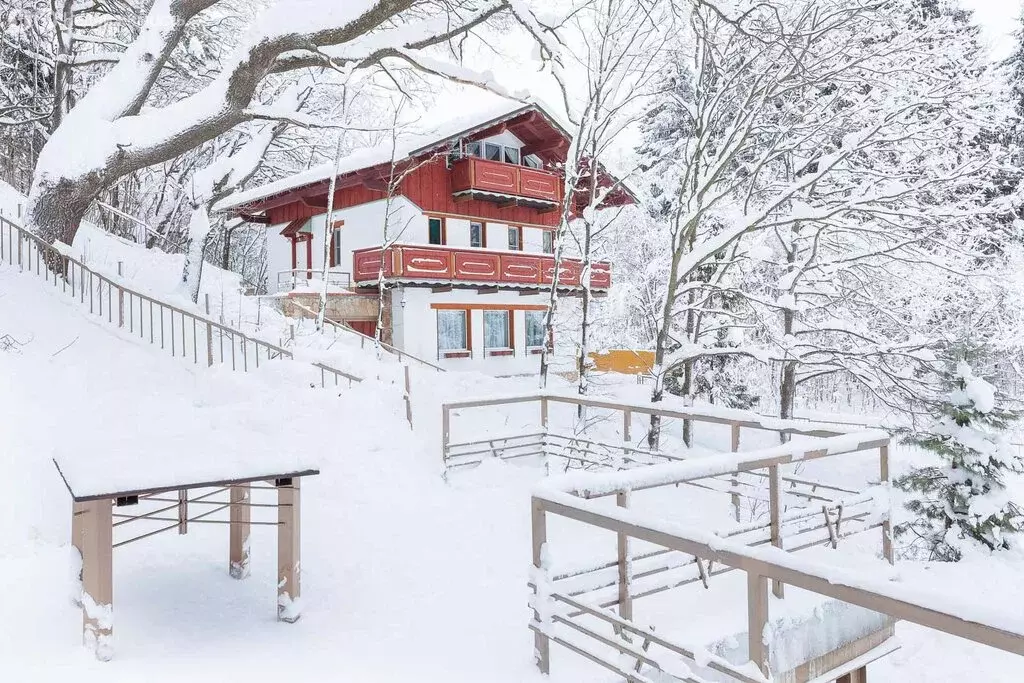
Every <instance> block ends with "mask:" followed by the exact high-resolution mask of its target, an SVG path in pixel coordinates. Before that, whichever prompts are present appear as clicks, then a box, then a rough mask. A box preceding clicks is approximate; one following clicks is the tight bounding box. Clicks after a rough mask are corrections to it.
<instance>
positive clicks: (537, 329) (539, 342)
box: [526, 311, 546, 349]
mask: <svg viewBox="0 0 1024 683" xmlns="http://www.w3.org/2000/svg"><path fill="white" fill-rule="evenodd" d="M545 315H546V311H526V348H528V349H542V348H544V337H545V336H546V334H545V330H544V317H545Z"/></svg>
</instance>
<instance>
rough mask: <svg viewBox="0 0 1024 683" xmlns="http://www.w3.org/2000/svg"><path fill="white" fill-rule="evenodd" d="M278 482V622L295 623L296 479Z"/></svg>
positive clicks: (298, 592) (299, 586) (297, 594)
mask: <svg viewBox="0 0 1024 683" xmlns="http://www.w3.org/2000/svg"><path fill="white" fill-rule="evenodd" d="M276 483H277V619H278V621H285V622H288V623H289V624H294V623H295V622H296V621H298V620H299V617H300V616H302V614H301V609H300V602H299V598H300V597H301V595H302V590H301V589H302V584H301V581H300V576H299V562H300V555H299V536H300V534H299V531H300V529H299V478H298V477H295V478H294V479H281V480H278V482H276Z"/></svg>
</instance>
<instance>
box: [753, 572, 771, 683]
mask: <svg viewBox="0 0 1024 683" xmlns="http://www.w3.org/2000/svg"><path fill="white" fill-rule="evenodd" d="M767 624H768V579H766V578H765V577H763V576H759V575H757V574H754V573H753V572H749V571H748V572H747V652H749V653H750V661H752V662H753V663H754V664H755V665H756V666H757V668H758V669H760V670H761V673H762V674H764V675H765V676H766V677H767V676H769V675H770V673H769V670H768V648H767V646H765V643H764V627H765V626H766V625H767Z"/></svg>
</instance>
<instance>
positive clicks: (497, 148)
mask: <svg viewBox="0 0 1024 683" xmlns="http://www.w3.org/2000/svg"><path fill="white" fill-rule="evenodd" d="M501 156H502V155H501V145H496V144H494V143H492V142H486V143H484V157H485V158H487V159H490V160H491V161H501Z"/></svg>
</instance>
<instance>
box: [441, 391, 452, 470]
mask: <svg viewBox="0 0 1024 683" xmlns="http://www.w3.org/2000/svg"><path fill="white" fill-rule="evenodd" d="M450 432H451V409H450V408H449V407H448V406H447V405H442V406H441V463H442V464H443V465H445V466H447V465H448V441H449V439H450V438H451V437H450Z"/></svg>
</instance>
